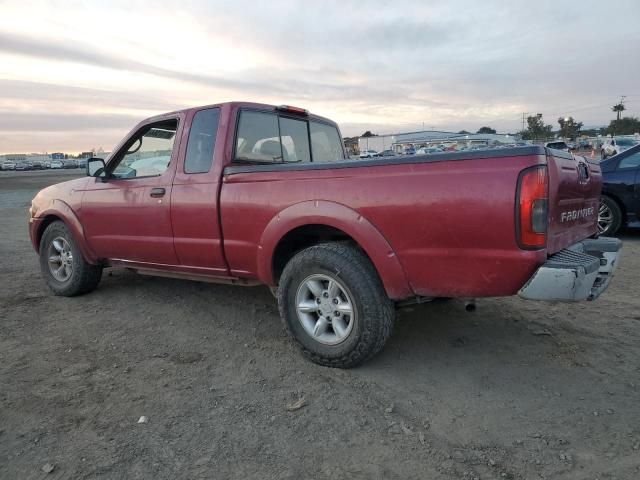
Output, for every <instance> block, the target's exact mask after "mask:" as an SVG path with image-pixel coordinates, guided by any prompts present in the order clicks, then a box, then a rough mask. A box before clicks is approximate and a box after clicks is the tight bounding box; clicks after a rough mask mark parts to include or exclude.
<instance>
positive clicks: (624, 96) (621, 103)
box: [617, 95, 627, 121]
mask: <svg viewBox="0 0 640 480" xmlns="http://www.w3.org/2000/svg"><path fill="white" fill-rule="evenodd" d="M625 98H627V96H626V95H622V96H621V97H620V103H619V104H618V105H622V106H623V107H624V99H625ZM621 113H622V109H618V118H617V120H618V121H620V114H621Z"/></svg>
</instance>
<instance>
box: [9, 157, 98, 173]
mask: <svg viewBox="0 0 640 480" xmlns="http://www.w3.org/2000/svg"><path fill="white" fill-rule="evenodd" d="M86 167H87V159H86V158H81V159H79V160H76V159H68V160H46V161H40V160H35V161H33V162H12V161H6V162H2V163H0V170H16V171H25V170H46V169H52V170H55V169H68V168H86Z"/></svg>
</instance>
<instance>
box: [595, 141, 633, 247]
mask: <svg viewBox="0 0 640 480" xmlns="http://www.w3.org/2000/svg"><path fill="white" fill-rule="evenodd" d="M600 167H601V168H602V181H603V184H602V196H601V197H600V209H599V210H598V231H599V232H600V235H603V236H611V235H614V234H615V233H616V232H617V231H618V230H619V229H620V228H621V227H630V228H640V145H636V146H635V147H631V148H630V149H628V150H625V151H624V152H621V153H619V154H618V155H614V156H613V157H610V158H608V159H606V160H603V161H602V162H600Z"/></svg>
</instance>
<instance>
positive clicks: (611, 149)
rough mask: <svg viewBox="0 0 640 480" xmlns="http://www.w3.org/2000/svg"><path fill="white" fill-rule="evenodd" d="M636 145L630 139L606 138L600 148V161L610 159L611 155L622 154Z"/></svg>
mask: <svg viewBox="0 0 640 480" xmlns="http://www.w3.org/2000/svg"><path fill="white" fill-rule="evenodd" d="M637 144H638V142H636V141H635V140H633V139H632V138H625V137H616V138H607V139H606V140H605V141H604V143H603V144H602V147H600V154H601V156H602V160H604V159H605V158H607V157H612V156H613V155H617V154H618V153H620V152H624V151H625V150H629V149H630V148H631V147H633V146H635V145H637Z"/></svg>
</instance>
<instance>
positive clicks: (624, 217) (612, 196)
mask: <svg viewBox="0 0 640 480" xmlns="http://www.w3.org/2000/svg"><path fill="white" fill-rule="evenodd" d="M600 196H601V197H607V198H608V199H609V200H612V201H613V202H615V203H616V205H618V208H619V209H620V211H621V212H622V219H621V220H622V225H626V224H627V208H626V207H625V204H624V202H623V201H622V200H621V199H620V197H618V196H617V195H615V194H612V193H610V192H602V195H600Z"/></svg>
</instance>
